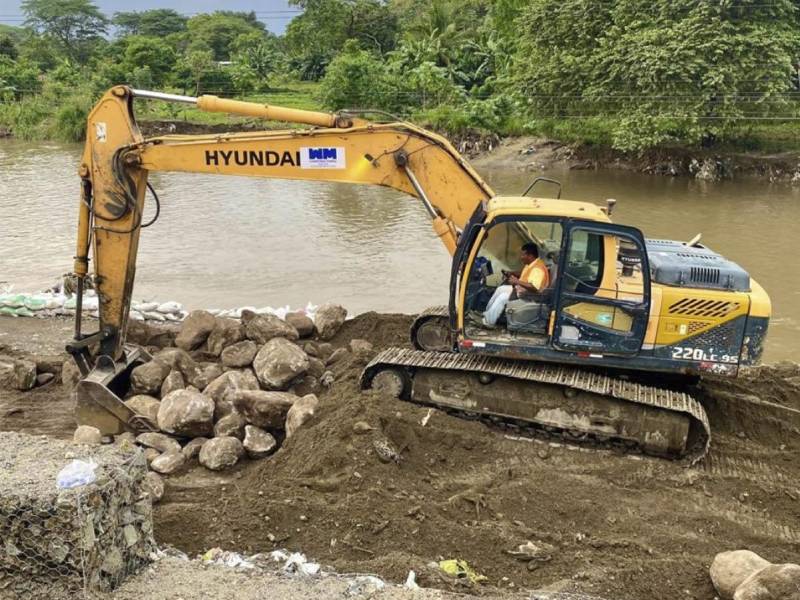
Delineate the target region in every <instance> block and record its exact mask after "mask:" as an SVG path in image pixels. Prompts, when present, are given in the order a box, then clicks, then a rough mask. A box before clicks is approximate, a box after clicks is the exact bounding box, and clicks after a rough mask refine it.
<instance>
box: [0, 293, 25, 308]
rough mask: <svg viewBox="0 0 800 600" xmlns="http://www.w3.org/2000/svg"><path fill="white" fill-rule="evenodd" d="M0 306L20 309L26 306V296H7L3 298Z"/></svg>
mask: <svg viewBox="0 0 800 600" xmlns="http://www.w3.org/2000/svg"><path fill="white" fill-rule="evenodd" d="M0 304H2V306H8V307H10V308H19V307H20V306H24V305H25V294H6V295H4V296H3V299H2V302H0Z"/></svg>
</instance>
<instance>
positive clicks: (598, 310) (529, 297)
mask: <svg viewBox="0 0 800 600" xmlns="http://www.w3.org/2000/svg"><path fill="white" fill-rule="evenodd" d="M565 211H567V213H568V212H569V211H572V212H574V213H577V214H576V215H574V216H572V215H569V216H565V214H564V212H565ZM469 241H470V240H465V243H468V242H469ZM471 242H472V244H471V248H470V251H469V252H468V253H466V255H467V257H466V259H465V262H464V271H463V272H464V273H465V276H464V277H463V282H461V283H460V291H461V293H462V298H456V299H455V300H456V301H455V303H456V304H460V305H461V306H460V315H461V317H462V319H461V327H460V332H461V334H460V337H459V340H458V341H459V346H460V347H461V349H462V350H466V351H471V349H472V348H478V349H479V350H480V351H485V349H486V348H489V350H490V351H491V352H492V353H493V354H497V355H499V356H505V357H508V358H532V357H536V356H541V357H550V356H552V357H555V356H557V355H558V353H565V354H571V355H575V354H577V355H579V356H581V357H583V356H585V355H587V354H589V355H591V354H598V355H601V356H631V355H636V354H638V353H639V352H640V351H641V350H642V348H643V346H644V345H645V337H646V333H647V329H648V320H649V313H650V296H651V286H650V279H649V278H650V275H649V268H648V262H647V252H646V250H645V241H644V237H643V235H642V233H641V232H640V231H639V230H638V229H636V228H633V227H625V226H621V225H614V224H612V223H610V222H609V219H608V215H607V213H606V212H604V211H603V210H602V209H600V208H598V207H596V206H594V205H591V204H583V203H577V202H565V201H562V200H559V199H547V198H539V199H529V198H518V199H515V198H497V199H494V200H491V201H490V202H489V211H488V213H487V215H486V217H485V220H484V222H483V224H482V226H481V227H480V228H479V231H478V232H477V234H476V235H475V236H474V238H473V239H472V240H471ZM531 243H532V244H535V245H536V247H537V249H538V255H539V258H540V259H541V260H542V261H543V262H544V263H545V265H546V266H547V269H548V270H549V273H550V281H549V285H548V286H547V288H546V289H543V290H540V292H539V293H537V294H525V293H521V294H519V293H517V292H515V293H514V294H513V295H512V299H511V300H510V301H509V302H508V304H507V305H506V308H505V313H504V315H503V316H502V317H501V318H500V319H499V321H498V323H497V324H496V325H494V326H490V325H487V324H486V323H485V321H483V320H482V319H481V318H480V317H481V315H482V314H483V312H484V311H485V310H486V307H487V304H488V302H489V299H490V298H491V296H492V294H493V293H494V292H495V290H497V288H498V287H499V286H501V285H503V275H502V273H503V272H504V271H517V272H518V271H519V270H520V267H521V265H520V263H519V250H520V248H521V247H522V246H523V245H524V244H531ZM456 288H459V284H456ZM459 300H460V302H459Z"/></svg>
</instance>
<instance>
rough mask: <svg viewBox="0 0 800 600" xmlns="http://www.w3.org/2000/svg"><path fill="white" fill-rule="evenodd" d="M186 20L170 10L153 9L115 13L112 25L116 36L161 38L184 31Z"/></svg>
mask: <svg viewBox="0 0 800 600" xmlns="http://www.w3.org/2000/svg"><path fill="white" fill-rule="evenodd" d="M188 20H189V18H188V17H185V16H184V15H182V14H180V13H178V12H177V11H174V10H172V9H171V8H155V9H152V10H143V11H134V12H118V13H115V14H114V18H113V20H112V23H113V24H114V25H116V27H117V35H118V36H127V35H146V36H152V37H160V38H163V37H166V36H168V35H170V34H173V33H180V32H182V31H186V23H187V21H188Z"/></svg>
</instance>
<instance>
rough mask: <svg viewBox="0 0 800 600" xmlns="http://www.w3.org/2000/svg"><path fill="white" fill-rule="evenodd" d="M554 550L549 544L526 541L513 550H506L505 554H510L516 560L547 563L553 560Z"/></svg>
mask: <svg viewBox="0 0 800 600" xmlns="http://www.w3.org/2000/svg"><path fill="white" fill-rule="evenodd" d="M554 550H555V548H553V546H551V545H550V544H545V543H543V542H538V543H534V542H531V541H527V542H525V543H524V544H520V545H519V546H517V548H516V549H515V550H506V554H510V555H511V556H513V557H514V558H516V559H518V560H524V561H541V562H547V561H549V560H551V559H552V558H553V551H554Z"/></svg>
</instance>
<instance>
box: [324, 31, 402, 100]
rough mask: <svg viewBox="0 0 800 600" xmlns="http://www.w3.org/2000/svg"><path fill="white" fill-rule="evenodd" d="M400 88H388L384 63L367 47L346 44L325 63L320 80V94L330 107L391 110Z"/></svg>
mask: <svg viewBox="0 0 800 600" xmlns="http://www.w3.org/2000/svg"><path fill="white" fill-rule="evenodd" d="M400 91H401V90H400V88H399V87H394V89H390V87H389V86H388V85H387V72H386V67H385V65H384V63H383V62H382V61H381V60H380V59H378V58H376V57H375V56H374V55H373V54H371V53H369V52H367V51H366V50H359V49H358V48H357V47H356V46H354V45H353V44H350V43H348V44H346V45H345V49H344V51H343V52H342V53H341V54H340V55H339V56H337V57H336V58H335V59H333V61H332V62H331V64H330V65H329V66H328V71H327V73H325V77H324V78H323V79H322V85H321V88H320V97H321V100H322V103H323V104H324V105H325V106H326V107H327V108H330V109H333V110H338V109H342V108H354V107H359V108H381V109H392V108H393V106H394V103H395V101H396V98H398V97H399V92H400Z"/></svg>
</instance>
